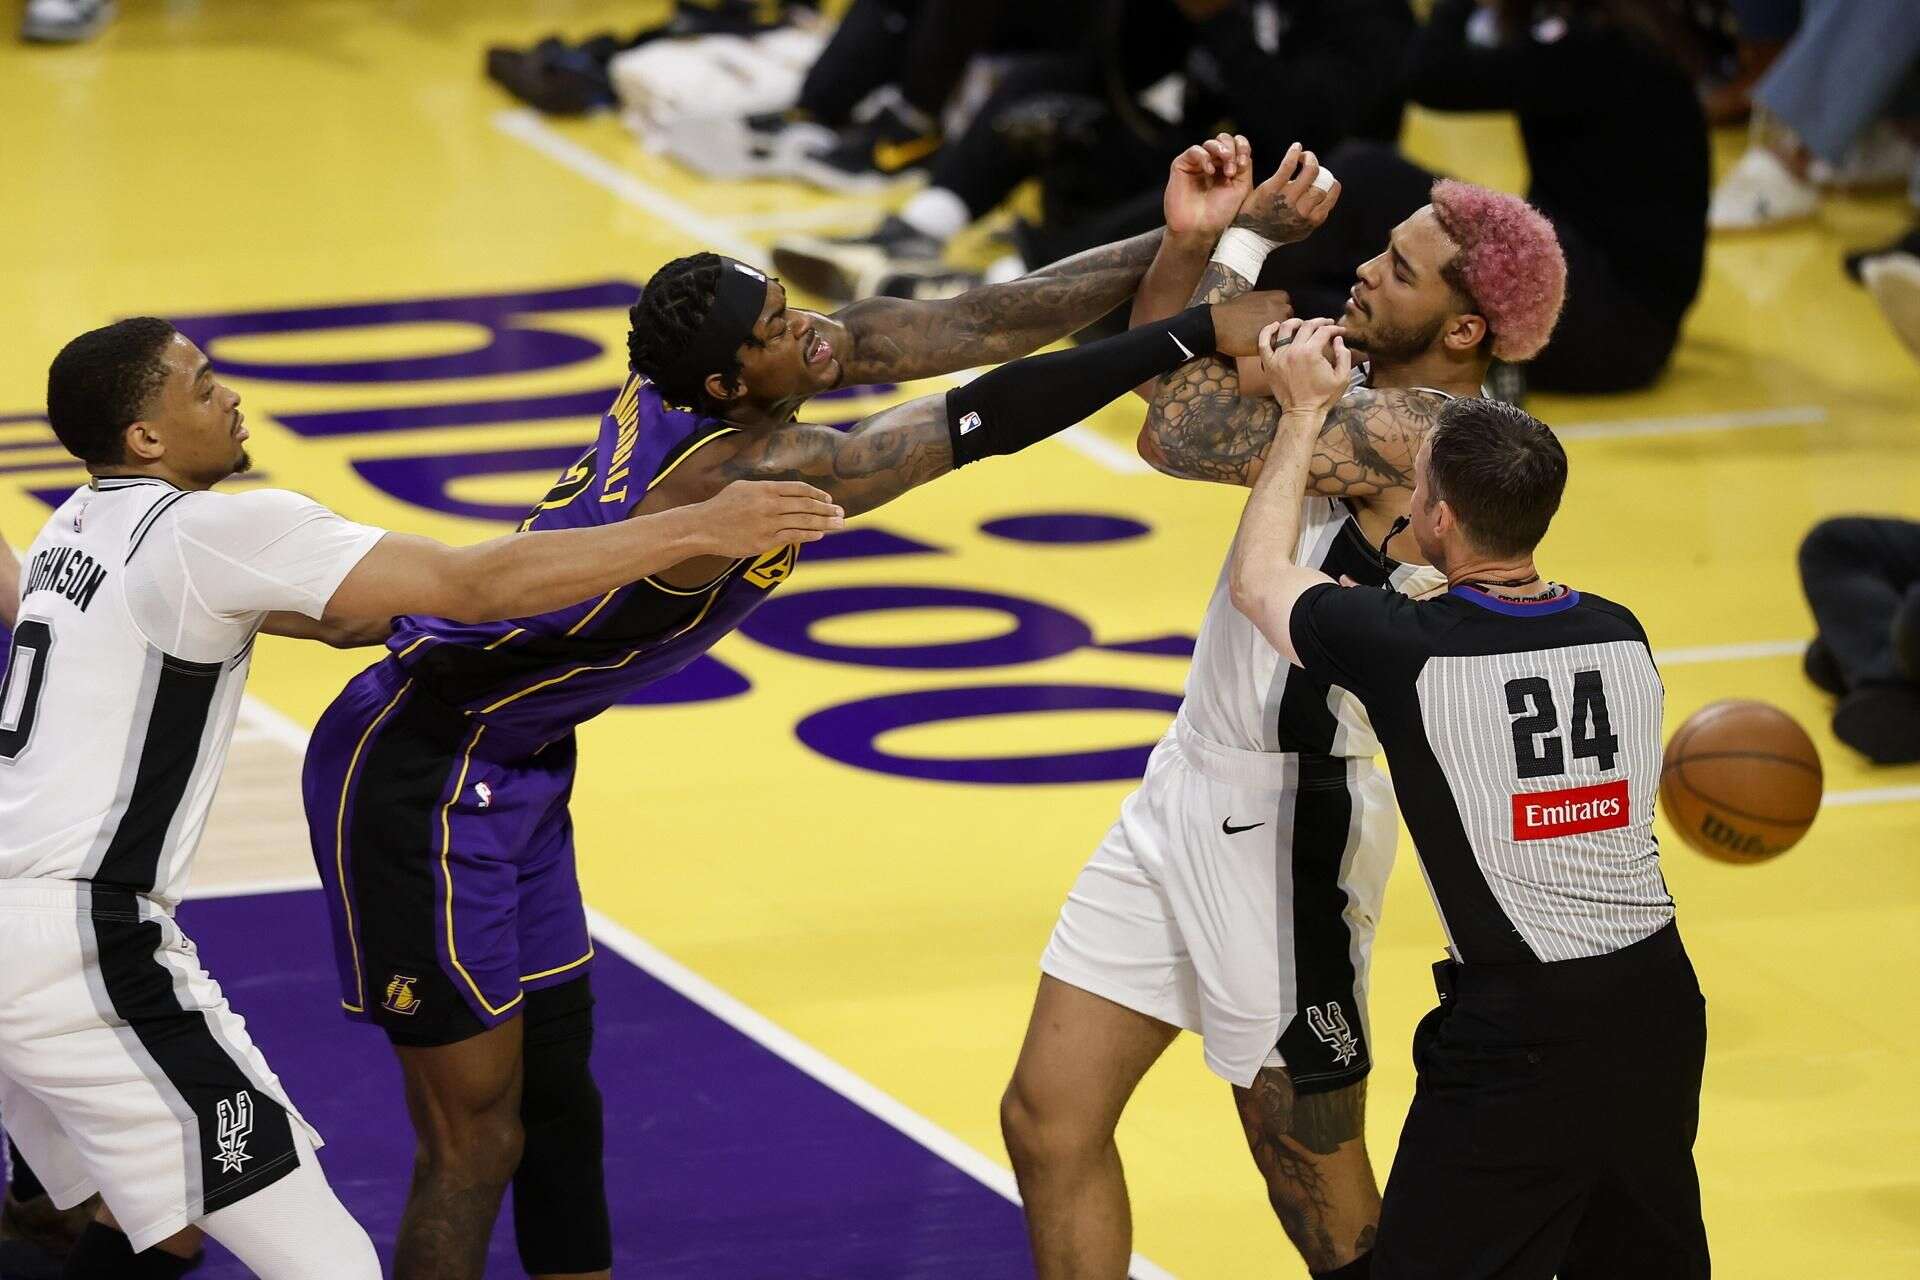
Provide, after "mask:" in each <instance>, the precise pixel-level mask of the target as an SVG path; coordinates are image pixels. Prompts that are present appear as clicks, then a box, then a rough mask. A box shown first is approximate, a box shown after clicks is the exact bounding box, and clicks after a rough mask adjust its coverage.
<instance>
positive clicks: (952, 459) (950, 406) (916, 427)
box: [720, 293, 1284, 515]
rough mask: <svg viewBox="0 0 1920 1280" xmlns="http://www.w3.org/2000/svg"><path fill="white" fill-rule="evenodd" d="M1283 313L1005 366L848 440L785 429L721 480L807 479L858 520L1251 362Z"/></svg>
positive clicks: (1169, 328)
mask: <svg viewBox="0 0 1920 1280" xmlns="http://www.w3.org/2000/svg"><path fill="white" fill-rule="evenodd" d="M1283 305H1284V303H1276V300H1275V299H1274V298H1273V296H1272V295H1269V294H1259V293H1255V294H1248V295H1246V296H1245V297H1241V298H1237V299H1235V300H1233V301H1232V302H1230V303H1226V304H1223V305H1221V306H1218V307H1194V308H1192V309H1190V310H1187V311H1183V312H1181V313H1180V314H1179V315H1177V316H1174V317H1173V318H1172V319H1170V320H1163V321H1161V322H1160V323H1159V324H1155V325H1148V326H1144V327H1142V328H1138V329H1131V330H1129V331H1128V332H1126V333H1122V334H1119V335H1116V336H1115V337H1111V338H1107V339H1104V340H1102V341H1100V342H1093V343H1088V344H1086V345H1085V346H1080V347H1075V348H1073V349H1072V350H1070V351H1053V352H1049V353H1047V354H1046V355H1040V356H1030V357H1028V358H1027V359H1025V360H1017V361H1014V362H1013V363H1011V364H1004V365H1001V366H1000V367H999V368H997V369H994V370H992V371H990V372H988V373H986V374H984V375H982V376H981V377H979V378H976V379H974V380H973V381H972V382H970V383H968V384H967V385H966V386H964V387H956V388H955V389H954V390H952V391H949V392H946V393H945V394H942V395H932V396H922V397H921V398H920V399H918V400H910V401H908V402H907V403H906V404H902V405H897V406H895V407H893V408H891V409H886V410H883V411H881V412H880V413H876V414H874V415H873V416H872V417H870V418H867V419H865V420H863V421H861V422H860V423H858V424H857V425H855V426H854V427H853V429H852V430H849V431H845V432H842V431H837V430H835V429H834V428H832V427H823V426H810V425H807V424H805V423H792V424H789V425H786V426H782V427H776V428H774V429H773V430H771V431H766V432H763V433H759V434H756V435H755V436H753V437H752V438H750V439H748V440H746V441H744V442H742V443H741V444H740V445H739V447H738V448H737V449H736V451H735V452H734V453H733V454H732V455H731V456H730V457H728V459H727V460H726V461H725V462H724V463H723V464H721V467H720V475H721V476H722V477H723V478H726V479H736V478H752V479H762V480H767V479H783V480H804V481H806V482H807V483H809V484H813V485H817V486H819V487H820V488H821V489H823V490H825V491H826V492H827V493H829V494H831V495H833V499H834V501H836V502H838V503H839V504H840V505H841V506H843V507H845V508H846V510H847V513H848V514H849V515H858V514H860V513H862V512H865V511H871V510H873V508H875V507H877V506H879V505H881V504H882V503H884V502H890V501H892V500H893V499H894V498H897V497H899V496H900V495H901V494H903V493H905V492H906V491H907V490H909V489H912V488H915V487H917V486H919V485H923V484H925V483H926V482H927V481H929V480H931V479H933V478H934V477H935V476H938V475H942V474H944V473H946V472H948V471H951V470H953V469H954V468H955V467H957V466H964V465H966V464H967V463H969V462H973V461H976V460H978V459H980V458H986V457H992V456H993V455H995V454H1003V453H1015V452H1018V451H1019V450H1021V449H1024V448H1026V447H1027V446H1028V445H1031V444H1036V443H1038V442H1039V441H1041V440H1044V439H1046V438H1047V437H1048V436H1051V435H1055V434H1057V433H1059V432H1061V431H1064V430H1066V429H1067V428H1068V427H1071V426H1073V425H1074V424H1075V423H1077V422H1079V421H1080V420H1081V419H1083V418H1085V417H1087V415H1089V414H1091V413H1093V412H1094V411H1095V410H1096V409H1099V408H1100V407H1101V406H1102V405H1104V404H1106V403H1108V402H1109V401H1111V400H1116V399H1118V398H1119V397H1121V396H1123V395H1125V394H1126V393H1127V392H1128V391H1129V390H1130V389H1131V388H1133V387H1134V386H1136V385H1137V384H1139V383H1140V382H1141V381H1143V380H1145V379H1147V378H1151V377H1154V376H1156V375H1158V374H1161V373H1164V372H1166V371H1167V370H1169V369H1171V368H1174V367H1175V366H1176V365H1178V364H1180V363H1182V362H1183V361H1187V360H1190V359H1192V358H1193V357H1194V355H1195V354H1196V353H1197V352H1204V351H1212V350H1214V349H1215V348H1216V347H1219V348H1223V349H1225V350H1227V351H1229V352H1239V351H1251V350H1252V349H1253V345H1254V343H1255V341H1256V340H1257V338H1258V336H1259V332H1260V330H1261V328H1263V327H1264V326H1265V325H1266V324H1267V323H1269V322H1270V321H1271V320H1273V319H1275V318H1276V317H1277V315H1278V314H1280V313H1279V311H1278V307H1279V306H1283Z"/></svg>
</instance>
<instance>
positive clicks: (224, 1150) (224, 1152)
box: [213, 1089, 253, 1173]
mask: <svg viewBox="0 0 1920 1280" xmlns="http://www.w3.org/2000/svg"><path fill="white" fill-rule="evenodd" d="M216 1119H217V1121H218V1123H217V1126H216V1128H215V1137H216V1138H217V1139H218V1141H219V1143H220V1149H219V1150H218V1151H216V1152H215V1153H214V1156H213V1158H214V1160H215V1161H216V1162H217V1163H218V1164H219V1166H220V1172H222V1173H238V1172H240V1168H241V1166H242V1165H244V1164H246V1162H247V1161H249V1160H251V1159H253V1157H252V1156H250V1155H248V1154H247V1135H248V1134H250V1133H252V1132H253V1095H252V1094H251V1093H248V1092H247V1091H246V1090H245V1089H242V1090H241V1091H240V1092H239V1093H236V1094H234V1095H233V1097H231V1098H222V1099H221V1100H220V1106H219V1109H218V1111H217V1112H216Z"/></svg>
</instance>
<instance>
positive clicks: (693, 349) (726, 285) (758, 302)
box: [661, 257, 771, 382]
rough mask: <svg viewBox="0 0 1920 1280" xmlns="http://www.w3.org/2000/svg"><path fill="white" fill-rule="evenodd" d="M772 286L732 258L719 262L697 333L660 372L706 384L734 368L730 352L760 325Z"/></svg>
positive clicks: (754, 271)
mask: <svg viewBox="0 0 1920 1280" xmlns="http://www.w3.org/2000/svg"><path fill="white" fill-rule="evenodd" d="M770 287H771V286H769V285H768V283H767V278H766V276H765V275H763V274H761V273H760V272H759V271H756V270H754V268H752V267H750V266H748V265H747V264H746V263H744V262H739V261H737V260H735V259H733V258H727V257H722V258H721V259H720V281H719V283H718V284H716V285H715V286H714V290H713V305H712V306H711V307H709V308H707V318H706V319H705V320H703V321H701V323H700V331H699V332H698V333H696V334H694V335H693V337H692V339H690V340H689V341H688V343H687V345H686V346H684V347H682V348H681V349H680V352H679V354H678V355H677V356H675V357H674V358H673V360H672V361H671V362H670V364H669V367H668V368H666V369H663V370H662V371H661V372H663V373H666V374H668V375H669V376H672V375H676V374H678V375H684V376H687V377H691V378H693V379H695V380H697V381H700V382H705V381H706V379H707V377H708V376H709V375H711V374H715V373H724V372H726V371H727V370H728V369H731V368H732V367H733V363H734V360H733V353H734V352H736V351H738V350H739V349H740V344H741V343H743V342H746V341H747V340H748V339H750V338H751V337H753V331H754V329H755V328H756V327H757V326H758V325H759V323H760V311H761V309H762V308H763V307H765V306H766V305H767V290H768V289H769V288H770Z"/></svg>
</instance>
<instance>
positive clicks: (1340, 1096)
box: [1233, 1067, 1374, 1271]
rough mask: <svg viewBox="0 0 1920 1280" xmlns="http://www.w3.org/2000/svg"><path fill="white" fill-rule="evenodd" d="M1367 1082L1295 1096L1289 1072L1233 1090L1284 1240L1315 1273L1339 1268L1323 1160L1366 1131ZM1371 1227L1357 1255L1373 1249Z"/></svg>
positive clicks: (1264, 1074)
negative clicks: (1292, 1245) (1298, 1252)
mask: <svg viewBox="0 0 1920 1280" xmlns="http://www.w3.org/2000/svg"><path fill="white" fill-rule="evenodd" d="M1366 1096H1367V1085H1366V1081H1364V1080H1362V1081H1360V1082H1359V1083H1357V1084H1353V1085H1349V1086H1348V1087H1347V1088H1344V1089H1335V1090H1332V1091H1330V1092H1327V1093H1313V1094H1306V1095H1304V1096H1302V1095H1299V1094H1296V1093H1295V1092H1294V1089H1293V1082H1292V1081H1291V1080H1289V1079H1288V1077H1287V1073H1286V1072H1285V1071H1284V1070H1281V1069H1279V1068H1275V1067H1269V1068H1267V1069H1265V1070H1263V1071H1261V1072H1260V1074H1259V1075H1257V1076H1255V1077H1254V1081H1253V1086H1252V1087H1251V1088H1248V1089H1240V1088H1235V1089H1234V1091H1233V1097H1234V1103H1235V1105H1236V1107H1237V1108H1238V1109H1239V1112H1240V1125H1241V1128H1242V1129H1244V1130H1245V1131H1246V1135H1247V1146H1248V1148H1249V1149H1250V1150H1251V1151H1252V1152H1253V1160H1254V1163H1255V1164H1256V1165H1258V1166H1259V1169H1260V1173H1261V1176H1262V1177H1264V1178H1265V1179H1266V1182H1267V1190H1268V1199H1269V1201H1270V1202H1271V1203H1272V1205H1273V1209H1274V1212H1275V1213H1276V1214H1277V1215H1279V1218H1280V1224H1281V1226H1283V1227H1285V1228H1286V1232H1287V1237H1288V1238H1289V1239H1291V1240H1292V1241H1293V1243H1294V1247H1295V1248H1297V1249H1299V1250H1300V1256H1301V1257H1302V1258H1304V1259H1305V1260H1306V1263H1307V1266H1308V1267H1309V1268H1311V1269H1312V1270H1315V1271H1328V1270H1332V1269H1333V1268H1334V1267H1335V1266H1338V1265H1341V1258H1342V1251H1341V1249H1340V1246H1339V1245H1338V1244H1337V1243H1336V1242H1335V1239H1334V1234H1333V1232H1334V1218H1335V1217H1336V1213H1335V1205H1334V1194H1335V1193H1334V1191H1333V1189H1332V1188H1331V1187H1330V1186H1329V1185H1328V1180H1327V1176H1326V1171H1325V1170H1324V1169H1323V1168H1322V1167H1321V1163H1320V1162H1321V1160H1322V1158H1324V1157H1326V1156H1330V1155H1332V1154H1333V1153H1334V1152H1335V1151H1336V1150H1337V1149H1339V1147H1340V1146H1342V1145H1343V1144H1345V1143H1347V1142H1351V1141H1353V1140H1354V1139H1355V1138H1358V1137H1360V1136H1361V1134H1362V1133H1363V1132H1364V1131H1365V1130H1364V1126H1365V1117H1366ZM1373 1230H1374V1228H1373V1227H1372V1226H1371V1225H1369V1226H1367V1227H1366V1228H1364V1229H1363V1230H1362V1231H1361V1232H1360V1238H1359V1242H1357V1243H1356V1245H1355V1247H1354V1248H1355V1252H1356V1253H1358V1252H1364V1251H1365V1250H1366V1249H1368V1248H1371V1247H1372V1232H1373Z"/></svg>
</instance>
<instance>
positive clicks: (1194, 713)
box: [1180, 498, 1447, 757]
mask: <svg viewBox="0 0 1920 1280" xmlns="http://www.w3.org/2000/svg"><path fill="white" fill-rule="evenodd" d="M1231 559H1232V551H1231V549H1229V551H1228V560H1229V562H1231ZM1293 562H1294V563H1295V564H1299V565H1305V566H1307V567H1309V568H1313V569H1318V570H1320V572H1322V573H1324V574H1326V575H1327V576H1328V577H1330V578H1332V579H1334V580H1335V581H1336V582H1337V581H1339V580H1340V578H1341V576H1342V575H1344V576H1346V577H1349V578H1352V579H1353V580H1354V581H1355V582H1357V583H1360V584H1362V585H1363V586H1390V587H1392V588H1393V589H1394V590H1396V591H1399V592H1402V593H1404V594H1406V595H1409V596H1413V597H1415V598H1418V597H1420V596H1424V595H1427V594H1428V593H1430V592H1433V591H1437V590H1440V589H1442V588H1444V587H1445V586H1446V585H1447V580H1446V577H1445V575H1443V574H1442V573H1440V572H1439V571H1438V570H1436V569H1433V568H1431V567H1429V566H1426V565H1404V564H1400V563H1398V562H1396V561H1393V560H1388V559H1383V558H1382V557H1381V555H1380V552H1379V550H1378V549H1377V548H1375V547H1373V546H1370V545H1369V544H1368V543H1367V539H1366V535H1365V534H1363V533H1362V532H1361V531H1360V525H1359V523H1358V522H1357V521H1355V520H1354V518H1353V513H1352V511H1351V510H1350V509H1349V508H1348V506H1347V503H1346V500H1345V499H1343V498H1307V499H1305V500H1304V504H1303V507H1302V510H1301V517H1300V540H1299V543H1298V544H1297V545H1296V546H1295V547H1294V550H1293ZM1180 714H1181V716H1182V717H1183V718H1184V719H1185V720H1186V722H1187V724H1188V726H1189V727H1190V728H1192V729H1193V730H1194V731H1195V732H1197V733H1199V734H1200V735H1201V736H1202V737H1204V738H1208V739H1211V740H1212V741H1214V742H1217V743H1219V744H1220V745H1222V746H1227V747H1234V748H1237V749H1239V750H1241V751H1282V752H1309V753H1313V754H1318V755H1333V756H1360V757H1365V756H1371V755H1373V754H1374V753H1376V752H1377V751H1378V750H1379V749H1380V743H1379V740H1378V739H1377V738H1375V737H1374V733H1373V725H1372V723H1371V722H1370V721H1369V720H1368V719H1367V712H1366V708H1365V707H1363V706H1361V705H1360V700H1359V699H1358V698H1356V697H1354V696H1353V695H1352V694H1351V693H1348V692H1347V691H1346V690H1345V689H1342V688H1340V687H1339V686H1337V685H1327V684H1324V683H1322V682H1320V681H1318V680H1316V679H1315V678H1314V677H1312V676H1309V675H1307V674H1306V673H1305V672H1303V671H1301V670H1300V669H1299V668H1298V667H1296V666H1294V665H1293V664H1292V663H1290V662H1288V661H1287V660H1286V659H1284V658H1282V657H1281V656H1280V653H1279V651H1278V650H1276V649H1275V648H1274V647H1273V646H1272V645H1271V644H1268V643H1267V638H1266V637H1265V636H1263V635H1261V634H1260V629H1259V628H1258V627H1256V626H1254V625H1253V621H1252V619H1250V618H1248V617H1247V615H1246V614H1244V613H1241V612H1240V611H1239V610H1238V609H1236V608H1234V606H1233V601H1232V599H1231V598H1230V597H1229V595H1228V592H1227V567H1226V566H1224V565H1223V566H1222V567H1221V570H1220V578H1219V581H1218V582H1217V583H1215V584H1214V588H1213V599H1212V600H1210V601H1208V602H1207V614H1206V617H1205V619H1204V620H1203V621H1202V622H1201V623H1200V636H1199V639H1198V641H1197V642H1196V643H1195V645H1194V650H1193V666H1192V668H1191V670H1189V671H1188V673H1187V692H1186V701H1185V703H1184V704H1183V705H1182V707H1181V709H1180Z"/></svg>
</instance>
